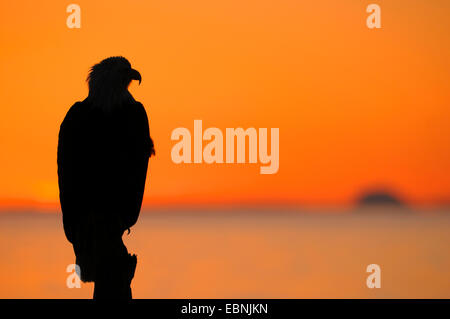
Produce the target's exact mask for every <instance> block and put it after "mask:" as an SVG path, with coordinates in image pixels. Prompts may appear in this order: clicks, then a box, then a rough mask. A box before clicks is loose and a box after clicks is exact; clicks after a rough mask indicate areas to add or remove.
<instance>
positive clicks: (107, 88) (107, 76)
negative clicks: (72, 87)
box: [87, 56, 142, 109]
mask: <svg viewBox="0 0 450 319" xmlns="http://www.w3.org/2000/svg"><path fill="white" fill-rule="evenodd" d="M132 80H137V81H139V84H141V81H142V77H141V74H140V73H139V72H138V71H137V70H135V69H133V68H131V64H130V62H128V60H127V59H125V58H124V57H121V56H115V57H109V58H106V59H104V60H102V61H101V62H100V63H97V64H95V65H94V66H93V67H92V68H91V70H90V72H89V75H88V77H87V82H88V86H89V96H88V99H89V100H91V102H92V103H93V105H94V106H99V107H102V108H107V109H109V108H111V107H114V106H119V105H121V104H122V103H123V102H125V101H126V100H132V101H134V99H133V96H132V95H131V93H130V92H129V91H128V86H129V85H130V83H131V81H132Z"/></svg>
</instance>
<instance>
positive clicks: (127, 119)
mask: <svg viewBox="0 0 450 319" xmlns="http://www.w3.org/2000/svg"><path fill="white" fill-rule="evenodd" d="M125 61H126V60H125ZM119 62H120V61H119ZM102 63H103V62H102ZM94 68H95V66H94V67H93V70H94ZM121 70H122V69H120V68H119V71H121ZM92 72H93V71H92ZM92 72H91V75H90V76H91V81H92V76H93V74H92ZM127 72H128V71H127ZM106 73H107V76H115V74H114V73H113V72H109V73H108V72H106ZM94 75H96V74H94ZM139 79H140V77H139ZM128 83H129V82H128ZM96 84H97V85H100V84H99V83H96ZM111 86H112V88H111V89H112V90H114V91H115V92H111V95H114V94H116V95H115V96H113V98H108V92H107V91H105V90H107V89H109V88H104V89H103V92H101V93H100V94H98V95H94V94H92V95H91V92H90V96H88V98H86V99H85V100H84V101H82V102H76V103H75V104H74V105H73V106H72V107H71V108H70V109H69V111H68V112H67V115H66V116H65V118H64V120H63V122H62V124H61V126H60V132H59V141H58V154H57V163H58V182H59V190H60V194H59V195H60V203H61V210H62V216H63V226H64V232H65V234H66V237H67V239H68V240H69V242H70V243H72V245H73V248H74V252H75V255H76V263H77V265H79V266H80V271H81V279H82V280H83V281H94V282H95V283H96V288H95V289H97V283H99V282H102V281H103V282H106V281H110V280H112V278H118V276H120V274H122V276H125V277H131V278H126V279H124V280H120V279H119V280H114V281H115V282H116V283H117V285H118V286H121V287H116V288H117V289H118V290H120V289H122V288H123V289H125V288H126V287H125V288H124V287H123V286H127V285H128V288H126V289H129V284H130V282H131V279H132V276H133V275H134V268H133V267H135V266H136V257H135V256H131V255H129V254H128V251H127V249H126V247H125V245H124V244H123V242H122V235H123V233H124V231H125V230H127V229H128V230H129V228H130V227H132V226H133V225H134V224H135V223H136V221H137V219H138V217H139V212H140V209H141V204H142V199H143V195H144V188H145V181H146V176H147V168H148V161H149V158H150V156H151V155H153V154H154V146H153V141H152V139H151V137H150V130H149V123H148V118H147V114H146V111H145V109H144V107H143V105H142V104H141V103H139V102H137V101H135V100H134V98H133V97H132V96H131V94H129V92H128V90H126V87H125V91H124V92H123V94H117V88H115V87H114V85H111ZM92 90H93V88H91V86H90V91H92ZM103 101H104V104H102V103H103ZM99 286H100V285H99ZM102 286H104V285H102ZM112 289H113V290H114V287H112ZM108 291H109V292H110V291H111V287H109V286H108V287H107V289H106V288H105V292H106V293H108ZM130 293H131V290H130ZM103 294H104V293H103ZM94 298H95V290H94Z"/></svg>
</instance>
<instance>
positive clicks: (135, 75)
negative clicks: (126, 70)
mask: <svg viewBox="0 0 450 319" xmlns="http://www.w3.org/2000/svg"><path fill="white" fill-rule="evenodd" d="M131 79H132V80H136V81H139V85H140V84H141V81H142V77H141V74H140V73H139V72H138V71H137V70H135V69H131Z"/></svg>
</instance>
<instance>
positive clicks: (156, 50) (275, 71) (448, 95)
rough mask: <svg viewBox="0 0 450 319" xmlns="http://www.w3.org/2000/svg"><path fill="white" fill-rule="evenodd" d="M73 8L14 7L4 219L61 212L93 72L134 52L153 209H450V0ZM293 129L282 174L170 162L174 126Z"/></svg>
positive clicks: (4, 114) (1, 13) (233, 1)
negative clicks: (382, 195)
mask: <svg viewBox="0 0 450 319" xmlns="http://www.w3.org/2000/svg"><path fill="white" fill-rule="evenodd" d="M374 2H376V3H378V4H379V5H380V6H381V9H382V29H380V30H369V29H368V28H367V27H366V25H365V19H366V17H367V15H368V14H367V13H366V12H365V8H366V6H367V5H368V4H369V3H372V1H354V0H344V1H334V0H319V1H297V0H281V1H261V0H258V1H253V0H247V1H237V0H228V1H222V0H218V1H209V0H193V1H182V0H178V1H173V0H169V1H167V0H165V1H151V2H150V1H130V2H126V4H125V3H124V2H123V1H92V0H90V1H75V3H77V4H79V5H80V7H81V19H82V22H81V29H78V30H76V29H68V28H67V26H66V18H67V16H68V14H67V13H66V6H67V5H68V4H70V3H72V2H65V1H8V2H6V1H4V2H2V3H1V4H0V25H1V39H2V40H1V46H2V47H1V53H0V55H1V59H0V68H1V75H2V76H1V77H0V94H1V100H2V105H1V108H0V143H1V144H0V145H1V153H0V174H1V175H0V176H1V178H0V208H1V207H3V208H5V207H11V206H37V207H40V206H43V207H58V206H57V203H58V188H57V175H56V145H57V134H58V130H59V125H60V123H61V121H62V119H63V118H64V115H65V113H66V112H67V110H68V108H69V107H70V106H71V105H72V104H73V103H74V102H75V101H78V100H82V99H84V98H85V96H86V94H87V85H86V83H85V78H86V75H87V72H88V70H89V67H90V66H91V65H93V64H94V63H97V62H99V61H100V60H101V59H103V58H105V57H108V56H111V55H124V56H125V57H127V58H128V59H129V60H130V62H131V63H132V65H133V67H134V68H136V69H138V70H139V71H140V72H141V74H142V77H143V82H142V84H141V86H140V87H138V86H137V85H136V84H132V85H131V87H130V91H131V92H132V93H133V95H134V96H135V98H136V99H137V100H139V101H141V102H142V103H143V104H144V106H145V107H146V109H147V112H148V115H149V117H150V127H151V134H152V136H153V138H154V140H155V143H156V150H157V156H156V157H155V158H152V159H151V162H150V174H149V178H148V181H147V189H146V195H145V199H144V204H145V205H148V206H151V205H154V204H163V205H165V204H170V203H180V204H185V203H191V204H198V203H200V204H203V203H225V202H226V203H236V202H241V201H248V202H267V201H270V202H290V203H291V202H295V203H304V204H308V205H324V204H333V205H334V204H336V205H341V204H348V203H350V202H351V201H352V200H353V198H354V197H355V196H356V195H357V194H358V193H359V192H360V191H361V190H362V189H366V188H370V187H373V186H379V185H383V186H387V187H390V188H392V189H393V190H395V191H397V192H399V193H400V194H401V195H403V196H404V197H405V198H407V199H408V200H409V201H411V202H412V203H416V204H431V203H433V202H435V201H439V200H445V199H449V198H450V174H449V173H450V170H449V169H450V125H449V124H450V104H449V102H450V85H449V81H448V78H449V73H450V72H449V71H450V60H449V56H450V41H449V34H450V19H448V14H449V12H450V2H449V1H447V0H440V1H439V0H432V1H430V0H420V1H419V0H404V1H401V0H397V1H374ZM194 119H201V120H203V127H204V128H207V127H218V128H221V129H222V130H223V131H225V128H226V127H232V128H235V127H244V128H247V127H256V128H258V127H267V128H271V127H278V128H280V169H279V172H278V173H277V174H275V175H260V174H259V166H260V164H251V165H250V164H245V165H242V164H239V165H238V164H228V165H225V164H215V165H208V164H200V165H199V164H183V165H176V164H174V163H172V161H171V157H170V151H171V148H172V146H173V145H174V144H175V142H173V141H171V140H170V134H171V132H172V130H173V129H174V128H177V127H187V128H189V129H190V130H191V132H192V131H193V121H194Z"/></svg>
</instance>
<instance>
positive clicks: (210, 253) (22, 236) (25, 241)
mask: <svg viewBox="0 0 450 319" xmlns="http://www.w3.org/2000/svg"><path fill="white" fill-rule="evenodd" d="M124 239H125V241H126V244H127V246H128V249H129V251H130V252H133V253H136V254H137V255H138V267H137V270H136V275H135V278H134V280H133V294H134V297H135V298H372V297H374V298H403V297H404V298H450V249H449V248H450V214H449V212H443V213H437V212H434V213H432V212H426V213H425V212H422V213H421V214H418V213H410V214H405V213H398V212H377V213H376V214H367V213H361V212H359V213H358V212H354V213H352V214H341V213H334V214H323V213H311V214H296V213H283V214H280V213H276V212H274V213H272V214H270V213H260V214H258V213H257V212H253V213H240V214H238V213H226V212H222V213H217V212H216V213H212V214H207V213H202V214H192V213H187V212H186V213H178V214H175V213H159V214H154V213H152V214H142V215H141V218H140V220H139V221H138V224H137V225H136V226H135V227H134V228H133V229H132V232H131V234H130V235H128V236H127V235H125V236H124ZM0 251H1V258H0V282H1V286H0V298H90V297H91V296H92V289H93V285H92V284H83V285H82V287H81V288H80V289H76V288H75V289H69V288H67V287H66V278H67V275H68V273H66V267H67V265H68V264H71V263H73V262H74V257H73V251H72V247H71V245H70V244H69V243H68V242H67V241H66V239H65V237H64V233H63V230H62V224H61V216H60V215H54V214H53V215H50V214H43V215H42V214H28V215H27V214H25V215H20V216H19V215H14V216H12V215H0ZM372 263H375V264H378V265H380V266H381V288H380V289H368V288H367V286H366V278H367V276H368V273H366V267H367V265H369V264H372Z"/></svg>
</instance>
